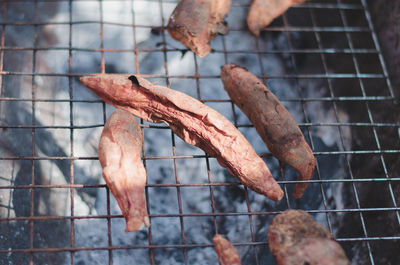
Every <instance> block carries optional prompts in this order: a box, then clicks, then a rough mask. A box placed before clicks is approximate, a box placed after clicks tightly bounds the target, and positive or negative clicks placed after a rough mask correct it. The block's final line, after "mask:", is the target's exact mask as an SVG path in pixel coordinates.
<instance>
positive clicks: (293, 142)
mask: <svg viewBox="0 0 400 265" xmlns="http://www.w3.org/2000/svg"><path fill="white" fill-rule="evenodd" d="M221 79H222V82H223V83H224V87H225V90H226V91H227V92H228V94H229V96H230V98H231V99H232V100H233V102H234V103H235V104H236V105H237V106H238V107H239V108H240V109H241V110H242V111H243V112H244V113H245V114H246V116H247V117H248V118H249V120H250V121H251V122H252V123H253V125H254V127H255V128H256V130H257V132H258V134H259V135H260V136H261V138H262V139H263V141H264V142H265V144H266V145H267V147H268V149H269V150H270V152H271V153H272V154H273V155H274V156H275V157H277V158H278V159H279V160H281V161H283V162H285V163H287V164H288V165H290V166H292V167H294V168H295V169H297V170H298V171H299V172H300V177H299V180H309V179H311V178H312V175H313V173H314V168H315V157H314V155H313V152H312V150H311V148H310V146H309V145H308V144H307V142H306V140H305V139H304V136H303V134H302V132H301V130H300V128H299V126H298V125H297V123H296V121H295V120H294V119H293V117H292V115H290V113H289V111H288V110H287V109H286V108H285V107H284V106H283V105H282V103H281V102H280V101H279V100H278V98H277V97H276V96H275V95H274V94H273V93H272V92H271V91H270V90H269V89H268V88H267V87H266V86H265V85H264V84H263V83H262V82H261V81H260V80H259V79H258V78H257V77H256V76H255V75H253V74H251V73H250V72H248V71H247V70H246V69H244V68H242V67H239V66H237V65H234V64H230V65H225V66H224V67H223V68H222V71H221ZM307 186H308V183H298V184H296V186H295V189H294V194H293V196H294V197H295V198H300V197H301V196H302V195H303V192H304V190H305V189H306V188H307Z"/></svg>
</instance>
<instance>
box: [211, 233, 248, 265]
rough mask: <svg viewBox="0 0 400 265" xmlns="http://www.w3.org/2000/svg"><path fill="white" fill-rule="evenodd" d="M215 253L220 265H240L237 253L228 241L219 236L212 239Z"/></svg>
mask: <svg viewBox="0 0 400 265" xmlns="http://www.w3.org/2000/svg"><path fill="white" fill-rule="evenodd" d="M213 241H214V247H215V251H216V252H217V254H218V259H219V262H220V263H221V265H241V264H242V262H241V261H240V256H239V253H238V252H237V251H236V249H235V247H234V246H233V245H232V244H231V242H229V240H228V239H226V238H225V237H223V236H221V235H218V234H217V235H215V236H214V238H213Z"/></svg>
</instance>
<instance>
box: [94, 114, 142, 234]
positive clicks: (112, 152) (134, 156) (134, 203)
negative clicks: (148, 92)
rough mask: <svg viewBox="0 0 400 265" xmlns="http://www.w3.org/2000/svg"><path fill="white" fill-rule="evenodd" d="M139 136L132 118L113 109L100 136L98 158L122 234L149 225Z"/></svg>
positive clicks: (140, 134) (138, 130)
mask: <svg viewBox="0 0 400 265" xmlns="http://www.w3.org/2000/svg"><path fill="white" fill-rule="evenodd" d="M142 142H143V137H142V133H141V131H140V127H139V124H138V123H137V121H136V118H135V117H134V116H133V115H132V114H130V113H129V112H127V111H124V110H119V109H117V110H115V111H114V112H113V113H112V114H111V116H110V117H109V118H108V119H107V121H106V124H105V126H104V130H103V133H102V134H101V138H100V144H99V148H98V155H99V160H100V164H101V166H102V168H103V178H104V180H105V181H106V183H107V186H108V187H109V188H110V190H111V192H112V194H113V195H114V197H115V199H117V202H118V205H119V208H120V209H121V212H122V215H123V216H124V217H125V221H126V229H125V231H126V232H131V231H135V230H138V229H140V228H141V227H142V226H146V227H148V226H149V225H150V221H149V217H148V215H147V210H146V199H145V195H144V187H145V185H146V171H145V169H144V166H143V163H142V160H141V158H140V153H141V148H142Z"/></svg>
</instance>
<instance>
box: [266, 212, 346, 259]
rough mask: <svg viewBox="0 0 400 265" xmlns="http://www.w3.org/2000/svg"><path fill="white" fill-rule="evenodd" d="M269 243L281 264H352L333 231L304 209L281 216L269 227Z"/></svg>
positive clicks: (284, 213)
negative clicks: (331, 232) (330, 231)
mask: <svg viewBox="0 0 400 265" xmlns="http://www.w3.org/2000/svg"><path fill="white" fill-rule="evenodd" d="M268 243H269V248H270V249H271V252H272V254H273V255H274V256H275V258H276V261H277V263H278V265H297V264H310V265H350V262H349V260H348V259H347V257H346V254H345V253H344V251H343V249H342V247H341V246H340V245H339V244H338V243H337V242H336V241H335V240H334V239H333V237H332V235H331V234H330V233H329V231H328V230H326V229H325V228H324V227H323V226H322V225H320V224H319V223H317V222H316V221H314V219H313V218H312V217H311V216H310V215H309V214H308V213H306V212H304V211H301V210H287V211H285V212H283V213H281V214H279V215H277V216H276V217H275V218H274V219H273V220H272V223H271V225H270V226H269V227H268Z"/></svg>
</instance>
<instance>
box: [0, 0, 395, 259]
mask: <svg viewBox="0 0 400 265" xmlns="http://www.w3.org/2000/svg"><path fill="white" fill-rule="evenodd" d="M84 1H85V0H75V1H73V0H64V1H63V2H67V3H68V10H69V20H68V21H65V22H40V20H39V17H40V10H39V8H38V6H39V3H46V2H52V1H51V0H34V1H33V4H34V19H33V21H20V22H18V21H17V22H8V21H7V8H8V4H9V1H3V2H2V4H1V8H2V11H1V14H2V20H1V23H0V24H1V29H2V30H1V40H0V42H1V47H0V74H1V79H0V81H1V85H0V89H1V95H0V104H1V103H3V102H13V101H15V102H28V103H32V108H31V111H32V121H31V124H21V125H7V124H1V125H0V128H1V129H2V130H6V129H30V130H31V136H32V150H31V155H28V156H2V157H0V160H5V161H12V160H28V161H31V164H32V167H31V184H30V185H18V186H17V185H6V186H0V189H3V190H11V191H15V190H19V189H28V190H29V191H30V214H29V216H18V217H9V218H8V217H7V218H5V217H2V218H0V222H1V223H6V222H13V221H27V222H28V223H29V247H28V248H20V249H0V254H10V253H11V254H12V253H25V254H27V255H28V257H29V264H34V258H33V256H34V254H35V253H52V252H69V253H70V260H71V264H75V263H74V256H75V253H76V252H79V251H99V250H104V251H107V252H108V264H113V255H115V254H114V251H116V250H123V249H148V250H149V262H150V264H156V259H155V250H157V249H166V248H168V249H171V248H172V249H176V251H182V254H183V257H184V258H183V263H184V264H189V263H188V250H190V249H192V248H205V247H213V245H212V244H211V243H210V244H193V243H190V242H188V240H187V238H186V235H185V217H211V218H212V220H213V221H212V223H213V226H214V228H213V229H214V232H215V233H218V232H220V230H219V229H218V225H217V217H221V216H247V217H248V219H249V224H250V227H249V229H250V231H251V241H249V242H239V243H237V242H235V244H234V245H236V246H249V247H252V248H253V251H254V256H255V262H256V264H261V263H260V260H259V259H258V251H259V249H258V248H257V247H259V246H265V245H267V242H266V241H259V240H257V238H256V234H255V224H254V218H256V217H257V216H263V215H275V214H278V213H279V212H280V211H254V210H252V209H251V205H250V202H249V201H250V199H249V191H248V189H247V188H244V196H245V201H246V207H247V211H244V212H226V213H221V212H218V211H217V210H216V206H215V204H216V202H215V198H214V189H215V188H216V187H223V186H225V187H228V186H238V185H241V184H240V183H238V182H215V181H213V175H212V173H211V168H210V161H209V156H208V155H207V154H203V155H179V154H177V152H176V149H177V146H176V144H175V135H174V134H173V133H172V132H171V143H172V146H171V150H172V156H150V155H149V156H148V155H147V154H146V151H145V147H143V160H144V164H145V166H146V162H147V161H150V160H160V159H161V160H163V159H172V161H173V171H174V177H175V183H172V184H149V183H148V184H147V186H146V199H147V202H149V201H151V197H150V196H149V192H148V189H149V188H165V187H169V188H175V189H176V196H177V201H178V213H176V214H154V213H151V212H150V207H149V203H148V205H147V207H148V212H149V216H150V221H152V220H154V219H155V218H178V219H179V224H180V231H181V242H182V243H181V244H154V242H153V236H152V226H150V228H149V229H148V245H124V246H116V245H114V242H113V240H112V229H111V228H112V220H113V219H116V218H122V215H113V214H111V211H110V196H112V195H110V191H109V189H108V188H107V187H106V186H105V185H102V184H78V183H75V179H74V162H75V161H78V160H97V157H94V156H78V155H76V154H75V150H74V133H75V132H76V131H78V130H82V129H91V128H98V127H102V126H103V125H104V123H105V120H106V105H105V103H104V102H102V101H101V100H87V99H78V98H76V97H74V89H73V86H74V79H75V78H77V77H79V76H81V75H82V74H81V73H75V72H73V67H72V64H73V61H72V57H73V54H74V52H78V51H80V52H92V53H100V56H101V59H100V65H99V69H98V71H99V72H101V73H106V65H107V61H106V59H105V53H127V52H129V53H133V54H134V55H135V61H134V64H135V66H136V74H140V73H141V71H140V64H139V59H138V56H139V54H141V53H162V54H163V58H164V67H163V73H162V74H152V75H148V77H151V78H159V79H161V78H162V79H165V82H166V84H167V85H168V86H170V85H171V79H193V80H194V81H195V83H196V92H197V98H198V99H199V100H201V101H202V102H204V103H231V108H232V115H233V123H234V124H235V126H237V127H238V128H248V127H252V126H251V125H250V124H240V123H239V122H238V121H237V115H236V112H237V111H238V109H237V107H236V106H234V105H233V103H232V102H231V101H230V100H223V99H203V98H202V90H204V89H205V88H203V87H202V86H201V80H202V79H214V78H219V76H216V75H201V74H200V71H199V61H198V58H197V57H196V56H194V55H191V56H193V61H194V65H195V74H194V75H185V76H181V75H173V74H170V71H169V69H168V53H170V52H181V51H182V49H179V48H171V47H170V46H169V45H167V38H166V35H167V34H168V33H167V32H166V31H165V30H164V29H163V28H162V27H160V30H161V38H162V43H161V45H160V46H158V47H157V48H143V47H139V45H138V43H137V38H136V31H137V29H143V28H154V26H159V25H154V26H153V25H151V26H149V25H140V24H137V23H136V20H135V12H134V9H133V7H134V2H135V1H136V2H137V1H139V0H126V1H127V2H129V3H130V8H131V10H132V12H131V15H132V23H116V22H110V21H106V20H104V12H106V11H105V10H104V9H103V4H104V3H105V2H114V1H115V2H116V1H124V0H92V1H93V2H98V5H99V10H100V16H99V18H98V20H87V21H80V20H78V21H74V20H73V7H72V5H73V3H74V2H84ZM89 1H90V0H89ZM13 2H32V1H28V0H26V1H23V0H20V1H13ZM148 2H155V3H158V4H159V10H160V17H161V22H162V26H165V25H166V24H167V22H168V21H165V19H164V15H163V13H164V10H163V6H164V4H165V3H168V2H172V3H173V2H175V1H167V0H148ZM347 2H349V3H347ZM233 7H234V8H247V7H248V1H233ZM293 9H305V10H307V11H308V12H309V16H310V18H311V22H312V26H311V27H309V26H301V27H298V26H292V25H290V23H289V20H288V17H287V14H284V15H283V16H282V19H283V26H270V27H268V28H266V29H265V31H267V32H279V33H280V32H283V33H285V36H286V40H287V42H288V49H284V50H262V49H261V48H260V42H259V40H258V39H255V43H256V49H255V50H243V49H237V50H232V49H231V50H230V49H229V48H227V40H226V37H225V36H222V37H221V40H222V49H214V50H213V53H216V54H223V55H224V62H223V63H224V64H226V63H229V59H228V56H229V55H230V54H241V53H245V54H254V55H255V56H257V63H258V64H259V66H260V69H261V76H260V78H262V80H263V81H264V83H266V81H267V79H287V80H294V81H295V84H296V85H295V86H296V88H297V93H298V97H295V98H285V99H282V101H283V102H295V103H300V105H301V112H302V114H303V117H305V120H304V122H302V123H299V126H300V127H301V128H303V129H305V135H306V136H307V138H308V139H309V143H310V145H311V147H312V149H313V150H315V148H314V142H313V134H312V132H311V130H312V128H314V127H324V126H329V127H335V128H337V129H338V132H339V137H340V141H341V145H342V146H341V149H340V150H338V151H315V152H314V154H315V156H316V158H319V157H322V156H337V155H341V156H343V157H344V158H345V167H346V172H347V174H348V175H349V178H347V179H324V177H323V175H322V173H321V169H320V166H321V165H320V164H319V163H318V159H317V166H316V174H315V177H314V179H312V180H310V181H307V182H309V183H314V184H317V185H319V188H320V192H321V194H322V208H321V209H306V210H307V212H309V213H315V214H316V213H319V214H324V215H325V218H326V222H327V225H328V228H329V230H330V231H331V232H332V231H333V228H332V220H331V219H332V214H336V213H354V214H358V215H359V218H360V221H361V225H362V232H363V236H361V237H346V238H337V241H339V242H347V243H350V244H351V243H352V242H365V244H366V246H367V251H368V256H369V260H370V263H371V264H375V261H374V254H373V253H374V252H373V249H372V247H371V244H370V242H372V241H386V240H400V236H370V235H369V233H368V231H367V226H366V224H365V214H368V213H369V212H385V211H388V212H389V211H390V212H395V215H396V219H397V225H398V226H397V227H399V226H400V214H399V210H400V208H399V206H398V205H397V202H396V198H395V195H394V191H393V186H392V183H393V182H398V181H400V177H398V176H391V174H390V172H389V170H388V166H387V162H386V160H385V155H386V154H396V155H398V154H399V153H400V150H399V149H395V148H393V149H387V148H383V147H382V146H381V144H380V140H379V132H378V130H377V128H397V129H399V128H400V124H399V123H396V122H392V123H387V122H377V121H375V119H374V117H373V110H372V108H371V107H370V104H371V103H374V102H384V101H393V100H395V96H394V91H393V87H392V85H391V82H390V79H389V75H388V71H387V69H386V65H385V62H384V59H383V55H382V51H381V48H380V46H379V42H378V39H377V35H376V33H375V29H374V25H373V23H372V19H371V15H370V12H369V9H368V5H367V2H366V0H360V1H359V2H358V1H345V0H336V1H329V3H324V2H323V1H321V2H320V3H314V2H309V3H305V4H303V5H301V6H297V7H293ZM320 10H336V11H338V12H339V14H340V18H341V22H342V23H343V27H339V26H330V27H325V26H318V23H317V18H316V14H317V13H318V12H319V11H320ZM347 10H357V11H361V12H363V14H364V16H365V18H366V20H367V24H368V26H350V25H349V23H348V21H347V18H346V14H345V11H347ZM88 24H94V25H98V26H99V28H100V39H101V42H100V47H98V48H95V47H93V48H80V47H75V46H73V45H72V44H73V42H72V36H73V28H74V26H76V25H88ZM48 25H65V26H68V28H69V31H68V47H40V45H39V42H38V38H39V37H38V30H39V27H42V26H48ZM106 25H112V26H116V27H126V28H131V29H132V31H133V47H132V48H131V49H117V48H105V45H104V26H106ZM10 26H14V27H30V26H33V27H34V35H33V46H32V47H29V46H26V47H25V46H6V45H5V39H6V37H5V32H6V30H7V27H10ZM230 30H231V31H232V32H242V31H245V30H246V29H244V28H235V27H233V28H230ZM292 32H300V33H312V34H313V35H314V37H315V39H316V41H317V48H305V49H298V48H295V47H294V45H293V40H292V37H291V33H292ZM327 32H337V33H344V34H345V37H346V40H347V44H348V48H343V49H339V48H324V45H323V44H322V40H321V34H322V33H327ZM352 33H368V34H371V37H372V39H373V44H374V48H355V46H354V44H353V41H352V36H351V34H352ZM17 51H32V52H33V56H32V58H33V61H32V71H31V72H26V71H14V70H12V71H8V70H5V69H4V68H5V67H4V56H5V55H4V54H5V52H17ZM39 51H67V52H68V72H65V73H64V72H57V73H53V72H46V73H43V72H37V71H36V57H37V53H38V52H39ZM268 54H279V55H282V54H285V55H289V61H290V64H291V67H292V69H293V70H292V72H290V73H286V74H284V75H276V74H275V75H274V74H268V73H266V71H265V69H264V66H263V63H262V61H263V58H262V56H264V55H268ZM297 54H312V55H317V56H319V57H320V59H321V61H322V65H323V73H309V74H304V73H301V72H300V71H299V69H298V64H297V62H296V57H295V55H297ZM332 54H346V55H350V56H351V58H352V61H353V63H354V67H355V72H354V73H332V72H331V71H330V69H329V66H328V63H327V56H328V55H332ZM365 54H373V55H377V56H378V58H379V64H380V67H381V68H382V73H363V72H362V71H361V70H360V67H359V62H358V59H357V56H358V55H365ZM6 76H30V77H32V81H31V82H32V84H31V88H32V90H31V98H12V97H4V96H3V92H2V91H3V84H4V78H5V77H6ZM39 76H46V77H65V78H67V79H68V87H69V99H49V98H38V97H37V95H36V91H37V84H36V82H35V78H37V77H39ZM301 79H324V80H326V81H327V84H328V90H329V96H326V97H313V96H312V95H311V96H308V95H305V94H304V92H303V91H302V86H301V84H300V83H299V80H301ZM372 79H382V80H384V81H385V83H386V88H387V90H388V95H386V96H382V95H372V96H371V95H367V93H366V89H365V84H366V83H368V82H369V81H370V80H372ZM335 80H344V81H345V82H346V80H356V81H357V82H358V83H359V86H360V88H361V91H360V92H361V96H336V95H335V91H334V85H333V82H334V81H335ZM44 102H53V103H55V104H60V103H67V104H68V105H69V106H68V108H69V111H70V117H69V125H63V126H58V125H49V126H47V125H46V126H43V125H37V124H35V116H36V108H37V107H36V106H37V104H38V103H44ZM312 102H327V103H331V104H332V106H333V110H334V114H335V118H336V121H335V122H312V121H310V119H309V118H308V114H307V111H306V105H307V104H308V103H312ZM342 102H350V103H352V102H357V103H363V104H365V107H366V109H367V114H368V115H367V116H368V121H367V122H342V121H341V119H340V117H339V113H338V112H339V111H338V105H337V104H338V103H342ZM76 103H87V104H91V103H102V109H103V123H100V124H90V125H84V126H82V125H76V124H75V122H74V114H73V113H74V111H73V108H74V104H76ZM141 125H142V130H143V132H144V133H146V129H148V128H152V129H159V130H169V128H168V127H166V126H164V125H155V124H146V123H144V122H143V120H142V122H141ZM344 127H352V128H354V127H359V128H368V129H372V131H373V136H374V141H375V143H376V146H377V148H376V149H373V150H348V148H347V147H346V146H345V143H344V142H345V140H344V138H345V137H344V135H343V131H342V128H344ZM38 129H52V130H66V131H69V139H70V146H69V149H70V155H68V156H39V155H38V154H37V150H35V133H36V130H38ZM350 155H377V156H379V159H380V162H381V165H382V167H383V169H384V173H385V176H384V178H373V177H371V178H362V179H360V178H357V177H356V176H355V173H354V172H353V170H352V167H351V165H350V159H349V156H350ZM261 156H263V157H270V156H271V155H270V154H269V153H266V154H261ZM179 159H198V160H204V161H205V163H206V168H207V178H208V179H207V183H181V174H180V173H179V169H178V166H177V160H179ZM37 160H50V161H53V160H66V161H69V170H70V183H69V184H63V185H42V184H36V181H35V173H34V172H35V163H34V162H35V161H37ZM148 177H149V178H151V176H148ZM278 182H279V183H280V184H281V185H283V188H284V191H285V195H286V196H285V199H284V200H286V207H287V208H295V206H294V205H291V203H290V201H289V199H288V196H287V195H288V194H289V193H288V190H287V186H288V185H293V184H294V183H297V182H296V181H293V180H287V179H286V178H285V167H284V165H280V175H279V179H278ZM367 182H377V183H380V182H382V183H387V185H388V188H389V191H390V198H391V200H392V203H393V206H392V207H376V208H363V207H362V206H361V204H360V198H359V196H358V193H359V192H358V185H362V184H363V183H367ZM335 183H346V184H350V185H351V186H352V190H353V192H354V195H355V202H356V206H357V207H355V208H345V209H330V208H329V202H328V199H327V195H326V192H325V190H324V186H323V185H324V184H328V185H329V184H335ZM186 187H207V188H208V189H209V193H210V204H211V212H210V213H186V212H184V211H183V208H182V197H181V190H182V189H184V188H186ZM77 188H93V189H104V190H106V194H107V196H106V200H107V214H106V215H83V216H82V215H79V216H77V215H75V214H74V212H75V210H74V196H75V194H76V191H75V190H76V189H77ZM37 189H69V191H70V201H71V204H70V209H69V210H70V214H69V215H66V216H35V214H34V209H35V191H36V190H37ZM289 196H290V195H289ZM81 219H106V220H107V235H108V242H107V243H108V245H107V246H105V247H77V246H76V245H75V236H76V235H75V229H74V227H75V222H76V221H77V220H81ZM41 220H47V221H49V220H52V221H68V222H69V223H70V234H69V240H70V244H69V246H67V247H60V248H35V247H34V226H35V222H37V221H41Z"/></svg>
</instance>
